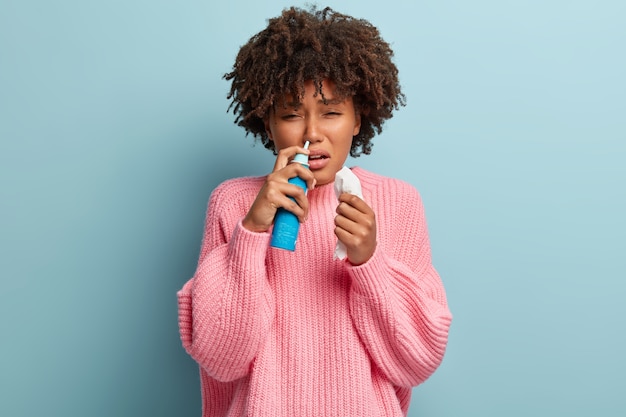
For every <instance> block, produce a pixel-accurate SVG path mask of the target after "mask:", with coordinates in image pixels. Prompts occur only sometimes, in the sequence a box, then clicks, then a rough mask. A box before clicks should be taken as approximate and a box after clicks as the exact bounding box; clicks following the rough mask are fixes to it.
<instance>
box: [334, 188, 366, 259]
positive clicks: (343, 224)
mask: <svg viewBox="0 0 626 417" xmlns="http://www.w3.org/2000/svg"><path fill="white" fill-rule="evenodd" d="M335 235H337V238H338V239H339V240H340V241H341V242H342V243H343V244H344V245H346V249H347V254H348V260H349V261H350V263H352V264H353V265H360V264H362V263H364V262H367V260H368V259H369V258H371V257H372V255H373V254H374V250H375V249H376V216H375V215H374V211H373V210H372V209H371V208H370V206H368V205H367V203H366V202H365V201H363V200H362V199H361V198H359V197H358V196H356V195H354V194H348V193H342V194H341V195H340V196H339V205H338V206H337V216H336V217H335Z"/></svg>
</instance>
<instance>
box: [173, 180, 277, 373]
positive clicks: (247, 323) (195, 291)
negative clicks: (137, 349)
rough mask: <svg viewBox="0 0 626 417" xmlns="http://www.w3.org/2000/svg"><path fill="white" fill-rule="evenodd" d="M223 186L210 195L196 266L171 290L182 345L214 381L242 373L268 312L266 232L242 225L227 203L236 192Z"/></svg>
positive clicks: (264, 331) (271, 312)
mask: <svg viewBox="0 0 626 417" xmlns="http://www.w3.org/2000/svg"><path fill="white" fill-rule="evenodd" d="M227 188H228V187H225V186H221V187H218V188H217V189H216V190H215V191H214V192H213V194H212V195H211V199H210V201H209V207H208V210H207V217H206V224H205V232H204V236H203V242H202V248H201V252H200V259H199V261H198V267H197V269H196V272H195V274H194V276H193V277H192V278H191V279H190V280H189V281H188V282H187V283H186V284H185V285H184V286H183V288H182V289H181V290H180V291H179V292H178V294H177V296H178V320H179V329H180V336H181V340H182V343H183V346H184V348H185V350H186V351H187V352H188V353H189V354H190V355H191V356H192V357H193V358H194V359H195V360H196V361H197V362H198V363H199V365H200V366H201V367H202V368H203V369H204V370H206V372H207V373H208V374H209V375H210V376H211V377H213V378H215V379H217V380H219V381H232V380H235V379H238V378H241V377H243V376H245V375H247V374H248V372H249V369H250V365H251V363H252V361H253V360H254V358H255V356H256V354H257V352H258V350H259V348H260V346H261V344H262V343H263V341H264V338H265V336H266V335H267V334H268V333H269V332H268V329H269V327H270V325H271V321H272V319H273V315H274V299H273V296H272V292H271V290H270V288H269V285H268V281H267V275H266V270H265V254H266V251H267V247H268V243H269V235H268V233H254V232H251V231H249V230H247V229H245V228H244V227H243V226H242V224H241V214H240V213H239V212H238V210H237V209H236V208H233V204H231V203H232V201H237V196H232V195H231V196H228V193H229V191H232V190H228V189H227ZM224 200H226V201H227V202H225V201H224ZM233 225H234V227H233Z"/></svg>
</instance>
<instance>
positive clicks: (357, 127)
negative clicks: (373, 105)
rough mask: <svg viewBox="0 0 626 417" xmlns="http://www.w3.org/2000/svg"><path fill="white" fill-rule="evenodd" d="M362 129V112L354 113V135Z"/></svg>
mask: <svg viewBox="0 0 626 417" xmlns="http://www.w3.org/2000/svg"><path fill="white" fill-rule="evenodd" d="M360 131H361V113H359V112H355V115H354V129H353V131H352V136H356V135H358V134H359V132H360Z"/></svg>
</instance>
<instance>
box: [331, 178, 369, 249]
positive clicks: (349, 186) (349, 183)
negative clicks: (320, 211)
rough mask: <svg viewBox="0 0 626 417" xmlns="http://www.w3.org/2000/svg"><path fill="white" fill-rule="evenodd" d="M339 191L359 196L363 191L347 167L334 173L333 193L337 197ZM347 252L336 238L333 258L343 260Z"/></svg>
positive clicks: (357, 179) (359, 182) (361, 195)
mask: <svg viewBox="0 0 626 417" xmlns="http://www.w3.org/2000/svg"><path fill="white" fill-rule="evenodd" d="M341 193H350V194H354V195H356V196H357V197H359V198H363V192H362V191H361V181H359V178H358V177H357V176H356V175H354V173H353V172H352V171H351V170H350V168H348V167H343V168H341V169H340V170H339V171H338V172H337V175H335V195H336V196H337V198H339V195H340V194H341ZM347 254H348V252H347V250H346V245H344V244H343V243H341V242H340V241H339V240H337V246H336V247H335V252H334V254H333V259H340V260H343V259H345V258H346V256H347Z"/></svg>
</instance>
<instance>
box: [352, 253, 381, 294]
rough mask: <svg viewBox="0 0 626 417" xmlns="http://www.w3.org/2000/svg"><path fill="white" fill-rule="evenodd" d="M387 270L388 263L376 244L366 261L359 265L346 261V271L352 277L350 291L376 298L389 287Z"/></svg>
mask: <svg viewBox="0 0 626 417" xmlns="http://www.w3.org/2000/svg"><path fill="white" fill-rule="evenodd" d="M389 271H390V265H389V263H388V262H387V258H386V257H385V254H384V253H383V251H382V250H381V249H380V245H378V246H377V247H376V250H375V251H374V254H373V255H372V257H371V258H369V259H368V260H367V262H365V263H362V264H361V265H351V264H350V263H348V273H349V274H350V276H351V277H352V291H355V292H356V293H358V294H361V295H364V296H366V297H370V298H371V297H374V298H377V297H378V295H379V294H382V293H384V292H386V291H387V289H388V288H389V280H388V276H389Z"/></svg>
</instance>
